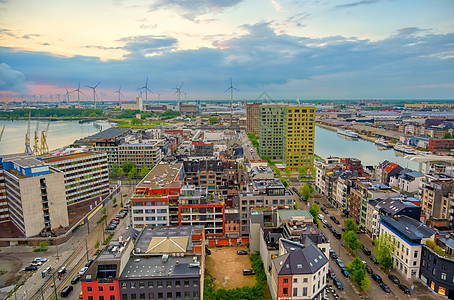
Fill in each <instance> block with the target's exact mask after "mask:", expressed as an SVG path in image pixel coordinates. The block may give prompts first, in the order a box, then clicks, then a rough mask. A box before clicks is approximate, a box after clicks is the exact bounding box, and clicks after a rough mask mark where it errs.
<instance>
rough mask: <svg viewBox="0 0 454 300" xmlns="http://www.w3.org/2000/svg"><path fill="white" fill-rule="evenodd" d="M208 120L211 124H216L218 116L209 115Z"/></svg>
mask: <svg viewBox="0 0 454 300" xmlns="http://www.w3.org/2000/svg"><path fill="white" fill-rule="evenodd" d="M208 122H210V123H211V124H216V123H218V122H219V120H218V117H215V116H211V117H209V118H208Z"/></svg>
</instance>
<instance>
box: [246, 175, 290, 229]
mask: <svg viewBox="0 0 454 300" xmlns="http://www.w3.org/2000/svg"><path fill="white" fill-rule="evenodd" d="M294 204H295V195H294V194H293V193H292V192H291V191H289V190H288V189H286V188H285V186H284V185H283V184H282V182H280V181H279V180H278V179H256V180H252V181H251V182H250V183H249V184H248V185H246V186H245V187H244V188H243V191H241V192H239V205H238V208H239V213H240V226H241V227H240V234H241V235H248V234H249V224H250V213H251V209H253V208H255V209H256V208H282V209H293V205H294Z"/></svg>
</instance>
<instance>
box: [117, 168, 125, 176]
mask: <svg viewBox="0 0 454 300" xmlns="http://www.w3.org/2000/svg"><path fill="white" fill-rule="evenodd" d="M117 175H118V176H123V175H125V171H123V168H121V167H120V168H118V171H117Z"/></svg>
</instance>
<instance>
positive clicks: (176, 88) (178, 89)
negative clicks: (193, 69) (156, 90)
mask: <svg viewBox="0 0 454 300" xmlns="http://www.w3.org/2000/svg"><path fill="white" fill-rule="evenodd" d="M183 84H184V82H183V83H182V84H181V85H180V87H178V86H175V87H174V88H173V89H174V90H176V92H175V94H178V102H180V97H181V92H182V91H181V87H182V86H183ZM183 93H184V92H183Z"/></svg>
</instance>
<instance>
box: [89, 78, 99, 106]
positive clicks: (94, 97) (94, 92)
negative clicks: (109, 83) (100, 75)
mask: <svg viewBox="0 0 454 300" xmlns="http://www.w3.org/2000/svg"><path fill="white" fill-rule="evenodd" d="M100 83H101V81H100V82H98V84H97V85H95V86H88V85H86V87H87V88H90V89H93V103H94V104H95V109H96V88H97V87H98V85H99V84H100Z"/></svg>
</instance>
